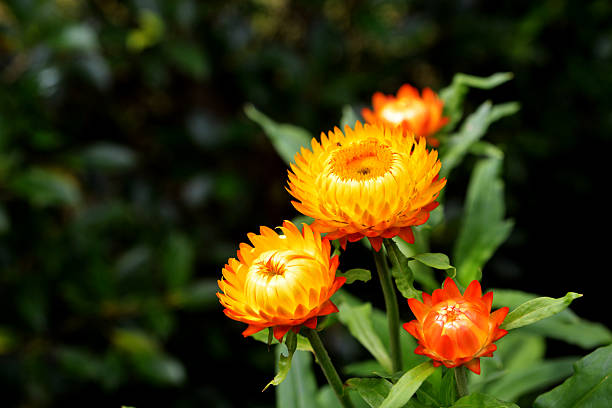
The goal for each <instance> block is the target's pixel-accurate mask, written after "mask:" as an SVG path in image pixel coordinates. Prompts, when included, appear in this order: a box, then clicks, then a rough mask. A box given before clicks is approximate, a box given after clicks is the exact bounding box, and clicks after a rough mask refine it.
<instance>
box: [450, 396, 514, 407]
mask: <svg viewBox="0 0 612 408" xmlns="http://www.w3.org/2000/svg"><path fill="white" fill-rule="evenodd" d="M451 408H520V407H519V406H518V405H516V404H513V403H512V402H504V401H501V400H498V399H497V398H495V397H492V396H490V395H485V394H480V393H472V394H470V395H466V396H465V397H463V398H460V399H459V400H457V402H455V404H454V405H453V406H451Z"/></svg>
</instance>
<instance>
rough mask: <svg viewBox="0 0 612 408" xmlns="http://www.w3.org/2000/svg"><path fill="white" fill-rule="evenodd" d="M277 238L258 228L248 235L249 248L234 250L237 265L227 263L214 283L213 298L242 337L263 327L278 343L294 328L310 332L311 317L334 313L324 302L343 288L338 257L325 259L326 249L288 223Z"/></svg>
mask: <svg viewBox="0 0 612 408" xmlns="http://www.w3.org/2000/svg"><path fill="white" fill-rule="evenodd" d="M280 230H281V231H282V234H281V235H279V234H277V233H276V232H274V230H272V229H270V228H267V227H261V228H260V235H256V234H248V238H249V240H250V241H251V243H252V244H253V246H250V245H248V244H244V243H243V244H240V250H239V251H238V259H235V258H230V259H229V261H228V263H227V264H226V265H225V268H223V279H222V280H220V281H218V283H219V288H220V289H221V290H222V291H223V293H217V296H218V297H219V300H220V302H221V304H222V305H223V306H224V307H225V310H224V312H225V314H226V315H227V316H228V317H230V318H232V319H234V320H238V321H240V322H243V323H247V324H248V325H249V327H248V328H247V329H246V330H245V331H244V332H243V334H244V335H245V336H248V335H250V334H253V333H255V332H258V331H259V330H262V329H264V328H266V327H273V328H274V335H275V336H276V337H277V338H278V339H281V338H282V337H283V336H284V335H285V333H286V332H287V331H288V330H289V329H291V328H296V329H299V326H300V325H302V324H303V325H305V326H308V327H311V328H314V327H316V323H317V316H323V315H327V314H329V313H333V312H336V311H337V309H336V306H334V304H333V303H332V302H331V301H330V300H329V298H330V297H331V295H333V294H334V293H335V292H336V290H338V288H339V287H340V286H342V284H343V283H344V282H345V280H346V279H345V278H336V269H337V267H338V257H337V256H335V257H333V258H331V259H330V245H329V242H328V241H322V240H321V236H320V234H318V233H315V232H313V231H312V229H310V227H309V226H308V225H304V228H303V233H302V232H300V231H299V230H298V229H297V227H296V226H295V225H293V224H292V223H291V222H289V221H285V222H284V223H283V226H282V227H280Z"/></svg>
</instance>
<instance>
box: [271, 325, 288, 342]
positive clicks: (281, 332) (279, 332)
mask: <svg viewBox="0 0 612 408" xmlns="http://www.w3.org/2000/svg"><path fill="white" fill-rule="evenodd" d="M289 329H291V326H274V337H275V338H276V340H278V341H282V339H283V337H284V336H285V334H287V332H288V331H289Z"/></svg>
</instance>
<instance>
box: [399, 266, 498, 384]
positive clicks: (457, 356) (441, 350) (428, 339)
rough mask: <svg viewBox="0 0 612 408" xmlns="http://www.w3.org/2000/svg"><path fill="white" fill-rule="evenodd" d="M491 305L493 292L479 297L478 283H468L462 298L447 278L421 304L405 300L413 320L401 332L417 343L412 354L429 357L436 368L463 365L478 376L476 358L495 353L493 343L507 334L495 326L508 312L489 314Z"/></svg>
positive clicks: (424, 294) (478, 369) (479, 288)
mask: <svg viewBox="0 0 612 408" xmlns="http://www.w3.org/2000/svg"><path fill="white" fill-rule="evenodd" d="M492 302H493V292H488V293H486V294H485V295H484V296H483V295H482V290H481V287H480V283H479V282H478V281H476V280H474V281H472V283H470V285H469V286H468V287H467V289H466V290H465V293H464V294H463V295H462V294H461V292H459V289H458V288H457V285H456V284H455V282H454V281H453V280H452V279H451V278H446V280H445V281H444V285H443V289H436V290H434V292H433V294H432V295H431V296H430V295H428V294H427V293H423V302H420V301H418V300H417V299H408V305H409V306H410V310H412V313H414V315H415V317H416V320H412V321H410V322H408V323H406V324H404V329H406V331H408V333H410V334H412V335H413V336H414V337H415V338H416V339H417V340H418V342H419V345H418V347H417V348H416V349H415V350H414V352H415V353H416V354H421V355H424V356H427V357H430V358H431V359H432V360H433V364H434V366H436V367H438V366H440V365H442V364H444V365H445V366H446V367H457V366H460V365H465V366H466V367H467V368H468V369H470V370H471V371H473V372H474V373H476V374H480V357H492V356H493V352H494V351H495V350H497V346H496V345H495V344H493V342H495V341H497V340H499V339H500V338H502V337H503V336H505V335H506V334H507V333H508V332H507V331H506V330H503V329H500V328H499V326H500V325H501V324H502V322H503V321H504V319H505V318H506V315H507V314H508V310H509V309H508V308H507V307H502V308H501V309H498V310H496V311H494V312H493V313H491V305H492Z"/></svg>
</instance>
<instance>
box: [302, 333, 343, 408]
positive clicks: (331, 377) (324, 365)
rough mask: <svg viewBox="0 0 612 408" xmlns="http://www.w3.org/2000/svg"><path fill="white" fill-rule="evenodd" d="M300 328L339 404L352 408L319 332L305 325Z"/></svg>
mask: <svg viewBox="0 0 612 408" xmlns="http://www.w3.org/2000/svg"><path fill="white" fill-rule="evenodd" d="M302 330H303V331H304V332H305V333H306V337H307V338H308V341H310V345H311V346H312V350H313V351H314V355H315V357H316V358H317V362H318V363H319V365H320V366H321V370H323V374H325V378H327V382H328V383H329V385H330V386H331V387H332V389H333V390H334V392H335V393H336V396H337V397H338V399H339V400H340V404H342V407H344V408H353V403H352V402H351V400H350V399H349V396H348V393H346V392H344V384H343V383H342V380H341V379H340V376H339V375H338V372H337V371H336V368H335V367H334V365H333V364H332V362H331V359H330V358H329V354H327V350H326V349H325V346H324V345H323V342H322V341H321V338H320V337H319V334H318V333H317V331H316V330H313V329H309V328H307V327H302Z"/></svg>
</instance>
